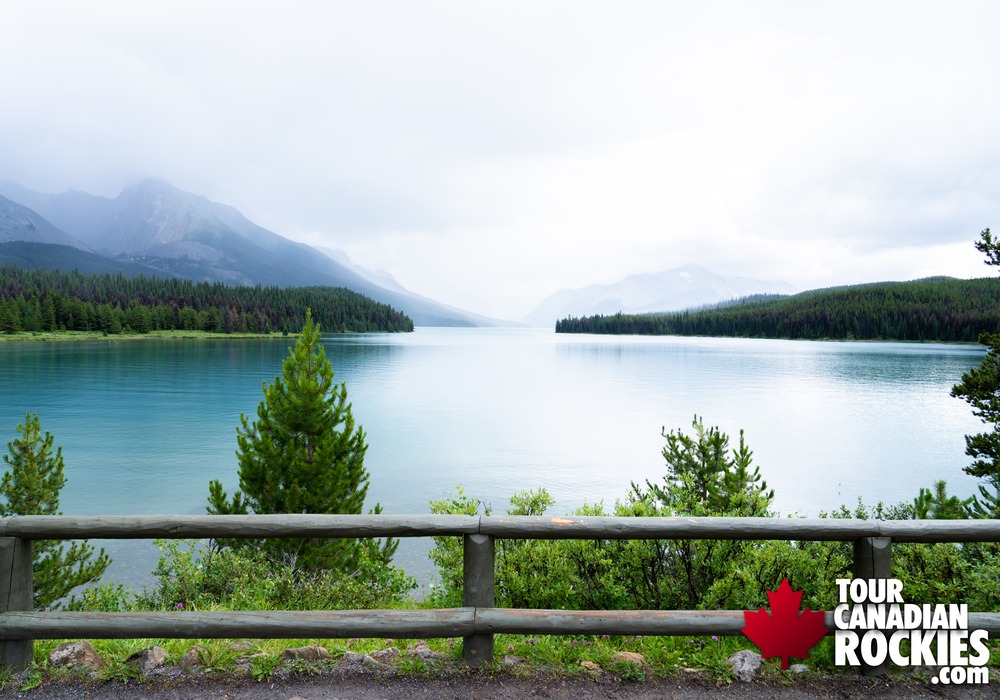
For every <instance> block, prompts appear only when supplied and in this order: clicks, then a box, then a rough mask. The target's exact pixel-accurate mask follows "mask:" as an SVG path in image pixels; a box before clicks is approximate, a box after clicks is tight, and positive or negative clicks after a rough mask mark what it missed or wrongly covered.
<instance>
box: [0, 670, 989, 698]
mask: <svg viewBox="0 0 1000 700" xmlns="http://www.w3.org/2000/svg"><path fill="white" fill-rule="evenodd" d="M18 685H19V684H18V682H17V679H15V680H14V682H12V683H9V684H8V685H7V687H6V688H5V689H4V690H3V691H0V698H30V699H32V700H76V699H77V698H96V699H101V700H166V699H168V698H169V699H171V700H173V699H178V700H180V699H184V700H263V699H265V698H266V699H268V700H271V699H277V700H404V699H406V700H409V699H410V698H442V699H452V698H454V699H455V700H515V699H520V698H552V699H556V700H563V699H565V700H617V699H619V698H620V699H623V700H624V699H625V698H628V699H629V700H653V699H654V698H655V699H657V700H659V699H661V698H680V699H690V698H702V697H719V698H744V699H748V700H755V699H763V698H792V699H799V698H801V699H806V698H994V697H1000V682H998V683H995V684H993V685H987V686H964V687H958V686H940V685H935V686H931V685H928V684H926V683H925V682H923V681H920V680H914V679H909V680H899V679H896V680H886V679H884V678H882V679H875V678H864V677H862V676H859V675H853V674H837V675H832V676H810V675H804V676H798V677H787V678H781V679H778V680H758V681H753V682H749V683H746V682H742V681H738V680H737V681H732V682H730V683H721V684H720V683H718V682H716V681H714V680H712V679H710V678H708V677H706V676H703V675H701V674H688V675H685V676H681V677H676V678H667V679H660V678H649V679H647V680H642V681H622V680H620V679H619V678H617V677H616V676H614V675H613V674H603V673H602V674H596V675H586V676H582V675H573V676H566V675H556V674H547V673H530V674H512V673H503V672H501V673H479V672H466V673H446V674H435V675H433V676H428V675H420V674H398V675H397V674H383V673H374V672H368V671H354V670H351V671H345V670H342V669H334V670H332V671H329V672H324V673H322V674H318V675H306V674H301V673H299V674H284V675H280V676H279V675H277V674H276V676H275V677H274V678H272V680H270V681H267V682H256V681H254V680H253V679H251V678H249V677H248V676H246V675H242V676H237V675H228V676H226V675H221V676H220V675H202V676H175V677H156V678H151V679H147V680H144V681H141V682H140V681H131V682H129V683H127V684H126V683H123V682H118V681H116V682H94V681H86V680H76V681H50V682H46V683H43V684H42V685H40V686H39V687H37V688H33V689H31V690H20V689H19V688H18Z"/></svg>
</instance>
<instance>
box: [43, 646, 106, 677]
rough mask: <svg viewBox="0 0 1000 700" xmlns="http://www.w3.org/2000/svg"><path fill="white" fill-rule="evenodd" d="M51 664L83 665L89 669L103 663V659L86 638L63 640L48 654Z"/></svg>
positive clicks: (99, 666)
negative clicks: (81, 639)
mask: <svg viewBox="0 0 1000 700" xmlns="http://www.w3.org/2000/svg"><path fill="white" fill-rule="evenodd" d="M49 663H50V664H51V665H53V666H70V667H83V668H89V669H91V670H94V669H98V668H101V667H102V666H104V665H105V663H104V659H102V658H101V655H100V654H98V653H97V651H96V650H95V649H94V647H93V646H92V645H91V643H90V642H88V641H87V640H86V639H84V640H83V641H80V642H63V643H62V644H60V645H59V646H57V647H56V648H55V649H53V650H52V653H50V654H49Z"/></svg>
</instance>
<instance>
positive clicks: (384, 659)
mask: <svg viewBox="0 0 1000 700" xmlns="http://www.w3.org/2000/svg"><path fill="white" fill-rule="evenodd" d="M371 657H372V658H373V659H375V660H376V661H378V662H379V663H381V664H391V663H392V662H393V661H395V660H396V659H397V658H399V649H397V648H396V647H389V648H388V649H379V650H378V651H373V652H372V653H371Z"/></svg>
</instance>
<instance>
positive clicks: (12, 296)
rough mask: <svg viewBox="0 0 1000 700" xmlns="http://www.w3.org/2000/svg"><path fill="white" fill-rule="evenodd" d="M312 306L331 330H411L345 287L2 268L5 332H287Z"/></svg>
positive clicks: (0, 322)
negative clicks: (237, 283) (237, 284)
mask: <svg viewBox="0 0 1000 700" xmlns="http://www.w3.org/2000/svg"><path fill="white" fill-rule="evenodd" d="M307 309H311V310H312V317H313V318H314V319H315V320H316V321H317V322H318V323H319V324H320V325H321V326H322V328H323V329H324V330H325V331H326V332H330V333H336V332H355V333H368V332H376V331H389V332H397V331H412V330H413V321H412V320H411V319H410V318H409V317H408V316H406V315H405V314H403V313H402V312H400V311H397V310H395V309H393V308H392V307H390V306H388V305H387V304H382V303H379V302H376V301H374V300H372V299H370V298H368V297H365V296H362V295H361V294H358V293H357V292H353V291H351V290H349V289H346V288H343V287H292V288H279V287H261V286H255V287H245V286H244V287H235V286H228V285H225V284H221V283H207V282H199V283H194V282H191V281H188V280H182V279H175V278H171V279H160V278H149V277H126V276H124V275H122V274H100V275H99V274H83V273H80V272H77V271H73V272H62V271H58V270H42V269H25V268H22V267H18V266H14V265H2V266H0V333H18V332H51V331H64V330H65V331H97V332H104V333H107V334H116V333H122V332H130V333H139V334H142V333H148V332H150V331H158V330H179V331H192V330H197V331H208V332H211V333H273V332H289V331H298V329H300V328H301V327H302V324H303V323H304V321H305V318H306V310H307Z"/></svg>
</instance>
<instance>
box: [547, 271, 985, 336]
mask: <svg viewBox="0 0 1000 700" xmlns="http://www.w3.org/2000/svg"><path fill="white" fill-rule="evenodd" d="M997 332H1000V279H993V278H989V279H975V280H962V279H954V278H949V277H933V278H928V279H923V280H915V281H912V282H879V283H874V284H863V285H856V286H850V287H835V288H831V289H820V290H813V291H808V292H802V293H801V294H795V295H792V296H778V297H775V296H764V297H748V298H745V299H741V300H738V301H736V302H731V303H728V304H723V305H719V306H715V307H711V308H706V309H699V310H690V311H679V312H674V313H663V314H642V315H629V314H622V313H618V314H614V315H609V316H604V315H597V316H589V317H582V318H566V319H563V320H561V321H558V322H557V323H556V333H600V334H611V335H626V334H633V335H700V336H726V337H739V338H790V339H798V340H900V341H937V342H946V343H954V342H969V343H973V342H976V341H977V340H978V339H979V336H980V335H981V334H983V333H997Z"/></svg>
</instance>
